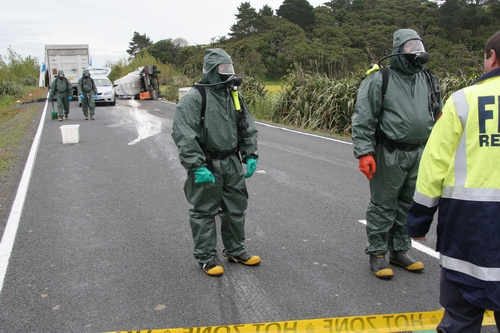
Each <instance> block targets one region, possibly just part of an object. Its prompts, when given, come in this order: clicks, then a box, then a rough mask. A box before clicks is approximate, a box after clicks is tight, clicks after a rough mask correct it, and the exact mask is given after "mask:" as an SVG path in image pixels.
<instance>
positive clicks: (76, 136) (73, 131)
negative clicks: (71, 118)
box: [60, 125, 80, 143]
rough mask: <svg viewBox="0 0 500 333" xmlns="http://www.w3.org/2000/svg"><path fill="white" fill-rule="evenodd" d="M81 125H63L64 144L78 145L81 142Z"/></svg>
mask: <svg viewBox="0 0 500 333" xmlns="http://www.w3.org/2000/svg"><path fill="white" fill-rule="evenodd" d="M79 127H80V125H63V126H61V127H60V129H61V134H62V141H63V143H78V142H79V141H80V133H79Z"/></svg>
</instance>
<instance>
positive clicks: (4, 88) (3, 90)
mask: <svg viewBox="0 0 500 333" xmlns="http://www.w3.org/2000/svg"><path fill="white" fill-rule="evenodd" d="M23 94H24V88H23V86H22V85H21V84H19V83H15V82H11V81H0V96H12V97H15V98H21V97H23Z"/></svg>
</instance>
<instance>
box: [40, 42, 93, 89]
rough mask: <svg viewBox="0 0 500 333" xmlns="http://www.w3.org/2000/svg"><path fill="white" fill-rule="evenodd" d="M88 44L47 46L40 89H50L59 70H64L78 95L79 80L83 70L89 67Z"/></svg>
mask: <svg viewBox="0 0 500 333" xmlns="http://www.w3.org/2000/svg"><path fill="white" fill-rule="evenodd" d="M89 60H90V59H89V46H88V44H66V45H45V63H44V64H45V68H43V67H44V66H43V65H42V70H41V71H40V81H39V86H40V87H50V84H51V83H52V80H54V78H55V77H56V76H57V71H58V70H61V69H62V70H63V71H64V75H65V76H66V78H67V79H68V80H69V81H70V82H71V84H72V86H73V93H74V95H76V94H77V86H78V80H79V79H80V77H82V75H83V69H84V68H87V67H88V66H89Z"/></svg>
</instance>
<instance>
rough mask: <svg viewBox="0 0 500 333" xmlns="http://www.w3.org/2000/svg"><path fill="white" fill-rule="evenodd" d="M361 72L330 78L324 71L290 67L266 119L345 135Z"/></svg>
mask: <svg viewBox="0 0 500 333" xmlns="http://www.w3.org/2000/svg"><path fill="white" fill-rule="evenodd" d="M362 79H363V75H361V74H358V75H352V76H350V77H348V78H346V79H340V80H335V79H330V78H328V77H327V76H326V75H324V74H316V73H309V72H303V71H302V69H300V68H299V69H298V70H295V71H292V72H291V73H290V74H289V75H288V76H287V84H286V85H285V86H284V87H283V89H282V91H281V94H280V96H279V98H278V100H277V102H276V104H274V106H273V109H272V113H271V115H270V120H271V121H274V122H279V123H283V124H286V125H291V126H295V127H299V128H304V129H309V130H317V131H322V132H327V133H332V134H341V135H349V134H350V131H351V117H352V113H353V110H354V105H355V103H356V97H357V91H358V87H359V84H360V83H361V81H362Z"/></svg>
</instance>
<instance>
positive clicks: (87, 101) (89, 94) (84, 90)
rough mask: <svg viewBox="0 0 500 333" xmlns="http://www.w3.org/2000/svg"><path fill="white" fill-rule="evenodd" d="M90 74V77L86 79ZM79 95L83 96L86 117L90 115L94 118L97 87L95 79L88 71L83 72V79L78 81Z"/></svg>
mask: <svg viewBox="0 0 500 333" xmlns="http://www.w3.org/2000/svg"><path fill="white" fill-rule="evenodd" d="M86 74H88V77H86ZM78 95H83V98H82V111H83V114H84V116H85V117H87V116H88V115H89V113H90V116H93V115H94V113H95V98H94V96H95V95H97V87H96V85H95V82H94V79H93V78H91V77H90V72H89V70H88V69H85V70H83V75H82V77H81V78H80V79H79V80H78Z"/></svg>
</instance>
